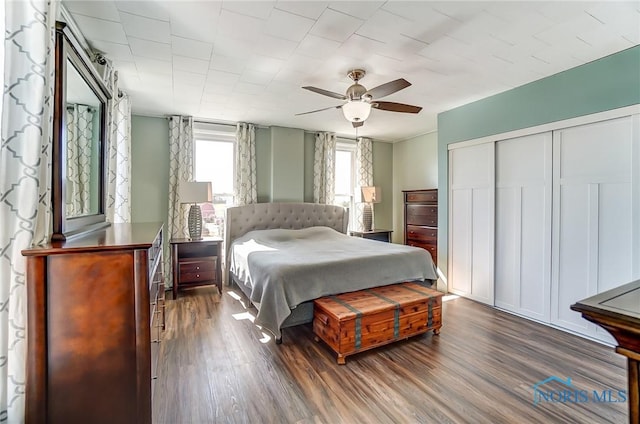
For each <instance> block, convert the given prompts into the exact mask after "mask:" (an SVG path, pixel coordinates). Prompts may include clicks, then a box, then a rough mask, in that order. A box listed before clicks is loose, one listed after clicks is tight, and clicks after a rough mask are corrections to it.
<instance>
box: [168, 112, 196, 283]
mask: <svg viewBox="0 0 640 424" xmlns="http://www.w3.org/2000/svg"><path fill="white" fill-rule="evenodd" d="M180 181H193V118H192V117H190V116H179V115H174V116H170V117H169V211H168V228H167V231H166V235H167V240H168V239H171V238H187V237H189V233H188V231H187V226H186V222H187V214H188V209H187V207H188V205H184V204H182V203H181V202H180V195H179V192H178V186H179V184H180ZM164 262H165V268H164V269H165V274H166V275H168V276H169V278H168V284H167V287H173V275H172V267H171V254H170V252H169V243H165V250H164Z"/></svg>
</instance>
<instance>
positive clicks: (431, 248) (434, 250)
mask: <svg viewBox="0 0 640 424" xmlns="http://www.w3.org/2000/svg"><path fill="white" fill-rule="evenodd" d="M407 245H409V246H414V247H420V248H422V249H424V250H426V251H427V252H429V253H430V254H431V258H432V259H433V263H434V264H437V261H438V246H437V245H435V244H433V243H427V242H422V241H416V240H407Z"/></svg>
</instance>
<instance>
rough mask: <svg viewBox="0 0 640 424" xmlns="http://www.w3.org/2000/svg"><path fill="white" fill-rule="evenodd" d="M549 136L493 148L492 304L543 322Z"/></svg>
mask: <svg viewBox="0 0 640 424" xmlns="http://www.w3.org/2000/svg"><path fill="white" fill-rule="evenodd" d="M551 146H552V145H551V133H549V132H547V133H541V134H534V135H530V136H525V137H518V138H515V139H509V140H504V141H500V142H498V143H496V223H495V228H496V240H495V245H496V255H495V267H496V273H495V304H496V306H498V307H501V308H503V309H506V310H509V311H511V312H515V313H518V314H520V315H524V316H527V317H530V318H534V319H538V320H543V321H548V319H549V291H550V285H551V282H550V281H551V262H550V255H551V254H550V250H551Z"/></svg>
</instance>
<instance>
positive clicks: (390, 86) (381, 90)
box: [363, 78, 411, 99]
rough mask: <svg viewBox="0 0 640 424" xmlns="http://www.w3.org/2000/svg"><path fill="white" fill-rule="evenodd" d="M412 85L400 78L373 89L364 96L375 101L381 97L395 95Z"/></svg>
mask: <svg viewBox="0 0 640 424" xmlns="http://www.w3.org/2000/svg"><path fill="white" fill-rule="evenodd" d="M410 85H411V83H410V82H409V81H407V80H406V79H404V78H400V79H397V80H395V81H390V82H388V83H386V84H382V85H379V86H377V87H373V88H372V89H371V90H369V91H367V92H366V93H364V94H363V96H371V98H373V99H379V98H381V97H384V96H388V95H389V94H393V93H395V92H396V91H400V90H402V89H403V88H407V87H409V86H410Z"/></svg>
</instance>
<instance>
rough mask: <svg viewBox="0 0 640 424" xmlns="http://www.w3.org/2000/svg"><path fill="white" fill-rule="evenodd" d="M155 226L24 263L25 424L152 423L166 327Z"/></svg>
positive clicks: (120, 231)
mask: <svg viewBox="0 0 640 424" xmlns="http://www.w3.org/2000/svg"><path fill="white" fill-rule="evenodd" d="M162 242H163V231H162V224H155V223H145V224H114V225H112V226H110V227H108V228H105V229H103V230H100V231H95V232H93V233H90V234H87V235H85V236H82V237H78V238H74V239H71V240H67V241H66V242H52V243H51V244H49V245H46V246H41V247H37V248H33V249H28V250H24V251H23V252H22V253H23V255H25V256H27V308H28V311H27V312H28V339H27V382H26V411H25V413H26V422H27V423H81V422H83V423H94V424H95V423H150V422H151V399H152V393H153V387H152V379H153V378H154V377H155V372H156V362H157V359H158V350H159V348H158V345H159V342H160V337H161V333H162V329H163V328H164V276H163V269H162V267H163V260H162V259H163V258H162Z"/></svg>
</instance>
